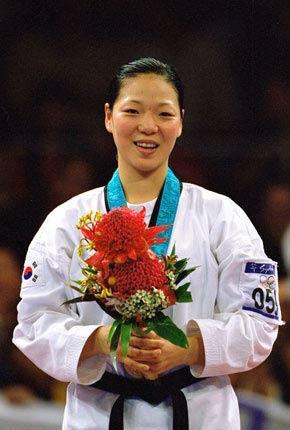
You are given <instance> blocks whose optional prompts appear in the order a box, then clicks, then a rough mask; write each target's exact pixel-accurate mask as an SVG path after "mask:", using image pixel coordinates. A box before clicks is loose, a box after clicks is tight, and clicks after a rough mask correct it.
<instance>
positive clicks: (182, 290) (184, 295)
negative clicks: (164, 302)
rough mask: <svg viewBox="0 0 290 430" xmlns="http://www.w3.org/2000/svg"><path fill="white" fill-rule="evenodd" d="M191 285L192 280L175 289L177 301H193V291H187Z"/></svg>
mask: <svg viewBox="0 0 290 430" xmlns="http://www.w3.org/2000/svg"><path fill="white" fill-rule="evenodd" d="M189 287H190V282H187V283H186V284H183V285H181V286H180V287H179V288H177V290H176V291H175V295H176V301H177V302H179V303H188V302H192V296H191V293H190V292H189V291H187V290H188V288H189Z"/></svg>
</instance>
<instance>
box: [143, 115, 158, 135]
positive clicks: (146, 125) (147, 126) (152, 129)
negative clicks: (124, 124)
mask: <svg viewBox="0 0 290 430" xmlns="http://www.w3.org/2000/svg"><path fill="white" fill-rule="evenodd" d="M138 131H139V132H140V133H144V134H154V133H157V131H158V124H157V122H156V120H155V118H154V115H153V114H151V113H146V114H144V115H142V117H141V118H140V123H139V124H138Z"/></svg>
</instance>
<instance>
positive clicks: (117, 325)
mask: <svg viewBox="0 0 290 430" xmlns="http://www.w3.org/2000/svg"><path fill="white" fill-rule="evenodd" d="M121 326H122V320H120V319H119V320H115V321H114V322H113V324H112V327H111V329H110V331H109V335H108V342H109V344H110V350H111V351H116V349H117V347H118V343H119V338H120V334H121Z"/></svg>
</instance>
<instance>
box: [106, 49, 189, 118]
mask: <svg viewBox="0 0 290 430" xmlns="http://www.w3.org/2000/svg"><path fill="white" fill-rule="evenodd" d="M149 73H153V74H155V75H159V76H162V77H164V79H165V80H166V81H167V82H168V83H169V84H171V85H172V87H173V88H174V90H175V91H176V94H177V97H178V103H179V108H180V113H181V115H182V110H183V105H184V87H183V83H182V81H181V79H180V78H179V76H178V74H177V72H176V70H175V69H174V67H172V66H170V65H169V64H167V63H162V62H161V61H159V60H156V59H155V58H151V57H144V58H139V59H137V60H134V61H131V62H130V63H128V64H124V65H122V66H121V67H120V68H119V70H117V72H116V74H115V76H114V77H113V79H112V80H111V83H110V86H109V88H108V94H107V102H108V103H109V105H110V108H111V109H112V108H113V106H114V103H115V101H116V99H117V98H118V96H119V93H120V89H121V87H122V84H123V83H124V81H125V80H126V79H130V78H134V77H136V76H138V75H142V74H149Z"/></svg>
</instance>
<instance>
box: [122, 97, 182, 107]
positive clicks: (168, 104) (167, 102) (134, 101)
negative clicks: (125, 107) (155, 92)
mask: <svg viewBox="0 0 290 430" xmlns="http://www.w3.org/2000/svg"><path fill="white" fill-rule="evenodd" d="M124 103H137V104H139V105H141V104H142V102H141V101H140V100H136V99H132V100H131V99H128V100H126V101H125V102H124ZM158 106H160V107H161V106H174V103H173V102H171V101H169V100H168V101H166V102H160V103H158Z"/></svg>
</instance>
